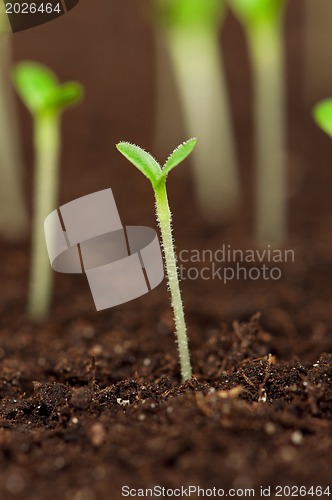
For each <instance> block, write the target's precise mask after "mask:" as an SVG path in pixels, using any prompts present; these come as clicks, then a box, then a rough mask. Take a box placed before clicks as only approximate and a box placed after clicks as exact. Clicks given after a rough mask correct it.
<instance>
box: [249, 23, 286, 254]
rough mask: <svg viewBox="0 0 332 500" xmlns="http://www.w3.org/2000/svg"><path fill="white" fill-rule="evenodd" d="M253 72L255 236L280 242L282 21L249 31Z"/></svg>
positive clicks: (282, 214)
mask: <svg viewBox="0 0 332 500" xmlns="http://www.w3.org/2000/svg"><path fill="white" fill-rule="evenodd" d="M249 46H250V55H251V59H252V69H253V73H254V93H255V95H254V101H255V133H256V163H257V166H256V168H257V174H256V175H257V184H256V186H257V187H256V189H257V192H256V237H257V242H258V243H259V244H261V245H266V244H267V243H270V244H271V245H275V246H277V245H281V244H283V242H284V241H285V237H286V231H287V228H286V215H287V214H286V206H287V170H286V147H287V136H286V112H285V110H286V102H285V101H286V96H285V93H286V91H285V76H284V75H285V67H284V64H285V63H284V47H283V41H282V28H281V22H280V21H279V20H278V21H277V22H274V23H270V24H266V25H264V26H261V27H256V28H255V29H254V30H252V31H251V32H250V33H249Z"/></svg>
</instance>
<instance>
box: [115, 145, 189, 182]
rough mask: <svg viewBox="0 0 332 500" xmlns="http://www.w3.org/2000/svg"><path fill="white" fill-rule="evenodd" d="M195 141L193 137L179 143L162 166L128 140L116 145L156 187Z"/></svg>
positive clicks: (187, 153) (181, 159)
mask: <svg viewBox="0 0 332 500" xmlns="http://www.w3.org/2000/svg"><path fill="white" fill-rule="evenodd" d="M196 143H197V139H195V138H193V139H189V140H188V141H186V142H184V143H183V144H180V146H178V147H177V148H176V149H175V150H174V151H173V153H172V154H171V155H170V156H169V157H168V159H167V161H166V163H165V164H164V166H163V167H161V165H159V163H158V162H157V161H156V160H155V159H154V158H153V156H152V155H150V153H148V152H147V151H144V149H142V148H140V147H139V146H135V145H134V144H130V143H129V142H120V143H119V144H117V145H116V147H117V149H118V150H119V151H120V153H122V154H123V156H124V157H125V158H127V160H129V161H130V162H131V163H132V164H133V165H135V167H136V168H138V170H140V171H141V172H142V173H143V174H144V175H145V176H146V177H147V178H148V179H149V181H150V182H151V184H152V186H153V188H154V189H157V188H158V185H160V184H161V183H163V182H166V177H167V175H168V174H169V172H170V171H171V170H172V169H173V168H174V167H176V166H177V165H179V163H181V162H182V161H183V160H184V159H185V158H187V156H188V155H190V153H191V152H192V151H193V149H194V147H195V146H196Z"/></svg>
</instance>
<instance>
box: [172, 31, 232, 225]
mask: <svg viewBox="0 0 332 500" xmlns="http://www.w3.org/2000/svg"><path fill="white" fill-rule="evenodd" d="M166 34H167V43H168V48H169V53H170V58H171V61H172V65H173V68H174V73H175V79H176V82H177V87H178V92H179V95H180V99H181V104H182V109H183V115H184V122H185V126H186V129H187V132H188V134H189V135H191V136H195V137H196V136H197V137H199V146H198V147H197V150H196V154H195V158H193V160H192V161H193V167H194V175H195V189H196V195H197V199H198V202H199V204H200V207H201V209H202V211H203V213H204V214H205V216H206V218H207V220H209V221H212V222H215V221H220V220H221V219H227V218H228V217H229V215H230V214H231V213H232V211H233V209H234V208H235V206H236V205H237V203H238V201H239V179H238V173H237V161H236V154H235V144H234V137H233V133H232V121H231V113H230V109H229V99H228V95H227V89H226V81H225V76H224V71H223V64H222V56H221V53H220V50H219V41H218V32H217V30H215V29H213V30H210V29H206V28H204V29H201V28H197V29H196V30H195V29H190V30H189V29H174V30H169V31H166Z"/></svg>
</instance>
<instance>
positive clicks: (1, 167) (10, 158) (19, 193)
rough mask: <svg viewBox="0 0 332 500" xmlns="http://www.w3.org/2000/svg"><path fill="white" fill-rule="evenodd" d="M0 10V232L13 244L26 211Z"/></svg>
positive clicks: (8, 46)
mask: <svg viewBox="0 0 332 500" xmlns="http://www.w3.org/2000/svg"><path fill="white" fill-rule="evenodd" d="M4 16H5V13H4V11H3V10H1V9H0V179H1V180H0V233H1V236H2V237H3V238H4V239H6V240H9V241H15V240H18V239H20V238H22V236H23V235H24V233H25V230H26V228H27V212H26V207H25V203H24V198H23V186H22V158H21V147H20V140H19V133H18V125H17V120H16V107H15V101H14V91H13V89H12V85H11V81H10V74H11V64H12V62H11V36H12V35H10V34H9V33H5V19H4Z"/></svg>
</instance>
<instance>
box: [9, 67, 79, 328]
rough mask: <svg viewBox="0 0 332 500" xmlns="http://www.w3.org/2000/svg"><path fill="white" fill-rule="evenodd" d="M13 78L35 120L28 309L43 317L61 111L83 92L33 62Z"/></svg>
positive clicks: (48, 285)
mask: <svg viewBox="0 0 332 500" xmlns="http://www.w3.org/2000/svg"><path fill="white" fill-rule="evenodd" d="M13 81H14V85H15V87H16V90H17V92H18V94H19V95H20V97H21V99H22V101H23V102H24V104H25V105H26V107H27V108H28V110H29V111H30V113H31V114H32V116H33V121H34V149H35V175H34V195H33V196H34V208H33V210H34V213H33V234H32V252H31V274H30V285H29V303H28V312H29V314H30V316H31V317H33V318H35V319H41V318H43V317H45V316H46V315H47V314H48V312H49V307H50V301H51V295H52V276H53V273H52V270H51V267H50V263H49V259H48V256H47V251H46V246H45V238H44V231H43V228H44V220H45V218H46V216H47V215H48V214H49V213H50V212H52V211H53V210H54V209H55V208H56V207H57V200H58V184H59V158H60V150H61V140H60V125H61V115H62V111H63V110H64V109H65V108H67V107H68V106H70V105H72V104H75V103H76V102H78V101H79V100H80V99H81V97H82V94H83V88H82V86H81V85H80V84H79V83H76V82H68V83H64V84H59V82H58V79H57V77H56V75H55V74H54V73H53V72H52V71H50V70H49V69H48V68H46V67H45V66H42V65H40V64H36V63H34V62H22V63H19V64H18V65H17V66H16V67H15V70H14V72H13Z"/></svg>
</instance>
